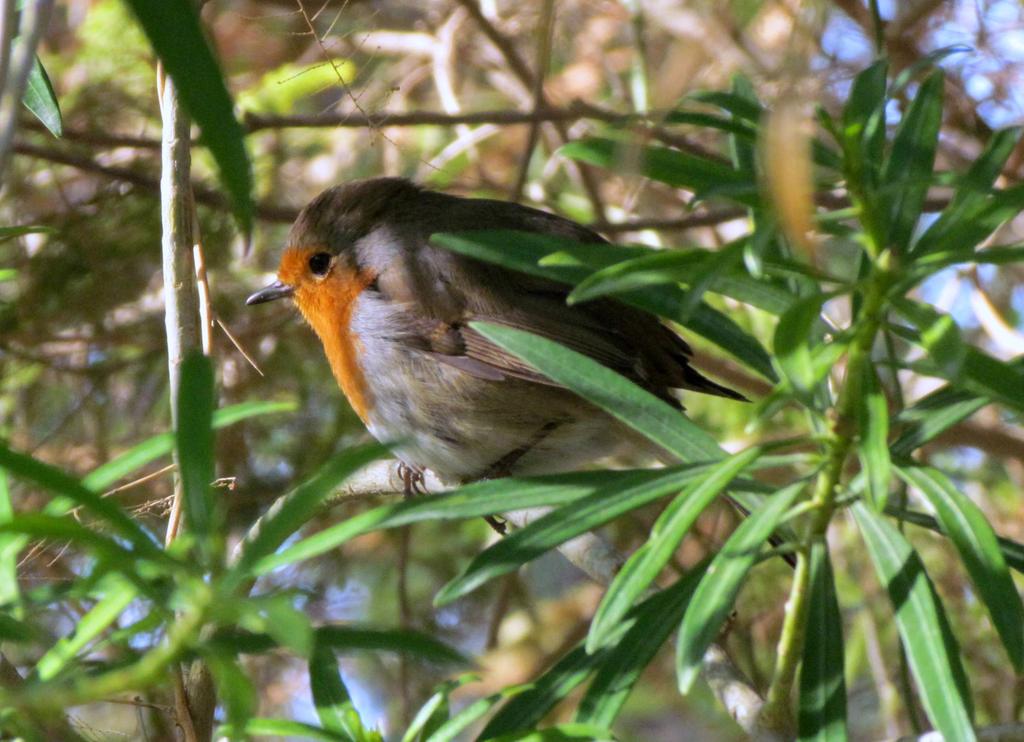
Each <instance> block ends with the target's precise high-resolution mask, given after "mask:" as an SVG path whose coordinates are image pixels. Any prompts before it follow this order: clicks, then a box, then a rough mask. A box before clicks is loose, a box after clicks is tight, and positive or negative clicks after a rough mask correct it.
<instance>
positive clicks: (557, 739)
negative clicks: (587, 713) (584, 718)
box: [491, 723, 615, 742]
mask: <svg viewBox="0 0 1024 742" xmlns="http://www.w3.org/2000/svg"><path fill="white" fill-rule="evenodd" d="M572 740H591V741H592V742H614V740H615V735H613V734H612V733H611V732H610V731H608V729H606V728H604V727H602V726H600V725H595V724H579V723H569V724H559V725H558V726H554V727H548V728H547V729H535V730H533V731H528V732H512V733H511V734H503V735H502V736H500V737H494V738H493V739H492V741H491V742H571V741H572Z"/></svg>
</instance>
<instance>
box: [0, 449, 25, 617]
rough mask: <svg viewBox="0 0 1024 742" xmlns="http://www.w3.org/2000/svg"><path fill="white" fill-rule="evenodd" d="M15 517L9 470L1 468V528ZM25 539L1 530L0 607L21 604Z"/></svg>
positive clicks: (8, 608) (5, 607)
mask: <svg viewBox="0 0 1024 742" xmlns="http://www.w3.org/2000/svg"><path fill="white" fill-rule="evenodd" d="M13 519H14V505H13V503H12V502H11V491H10V489H9V488H8V486H7V472H6V471H4V470H3V469H0V528H2V527H3V526H6V525H7V524H9V523H10V522H11V521H12V520H13ZM22 544H23V539H21V538H19V537H18V536H16V535H15V534H9V533H2V532H0V609H6V610H12V609H14V608H17V607H18V606H20V604H21V589H20V588H19V586H18V553H19V552H20V551H21V547H22Z"/></svg>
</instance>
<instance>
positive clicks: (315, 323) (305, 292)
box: [295, 266, 374, 423]
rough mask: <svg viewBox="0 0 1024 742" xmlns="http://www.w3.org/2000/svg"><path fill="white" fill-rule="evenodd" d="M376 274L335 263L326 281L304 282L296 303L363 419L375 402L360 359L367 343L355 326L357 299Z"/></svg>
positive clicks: (336, 377)
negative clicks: (354, 315) (364, 343)
mask: <svg viewBox="0 0 1024 742" xmlns="http://www.w3.org/2000/svg"><path fill="white" fill-rule="evenodd" d="M373 279H374V276H373V275H372V274H371V273H368V272H366V271H355V270H352V269H348V268H343V267H341V266H335V268H334V269H333V270H332V271H331V273H330V275H328V276H327V277H326V278H325V279H324V280H323V281H319V282H316V283H312V284H306V285H300V286H299V287H298V288H297V289H296V291H295V303H296V304H297V305H298V307H299V311H301V312H302V315H303V317H305V318H306V321H307V322H309V324H310V326H311V327H312V328H313V330H314V331H315V332H316V334H317V335H318V336H319V338H320V342H321V344H322V345H323V347H324V352H325V353H326V354H327V360H328V362H329V363H330V364H331V371H333V372H334V378H335V379H337V380H338V385H339V386H340V387H341V390H342V391H343V392H344V393H345V396H346V397H347V398H348V401H349V404H350V405H352V409H353V410H355V413H356V414H357V415H359V418H360V419H361V420H362V421H363V423H366V422H367V414H368V412H369V410H370V406H371V405H372V403H373V400H372V396H371V394H370V391H369V389H368V387H367V384H366V376H365V375H364V374H363V369H362V366H361V364H360V363H359V355H360V353H362V352H363V345H362V343H361V342H360V341H359V336H358V335H357V334H356V333H355V332H353V330H352V311H353V309H354V308H355V302H356V299H357V298H358V297H359V295H360V294H361V293H362V292H363V291H364V290H365V289H366V287H367V286H369V285H370V284H371V283H373Z"/></svg>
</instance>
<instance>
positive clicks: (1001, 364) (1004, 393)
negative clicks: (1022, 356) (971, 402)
mask: <svg viewBox="0 0 1024 742" xmlns="http://www.w3.org/2000/svg"><path fill="white" fill-rule="evenodd" d="M960 373H961V376H962V380H963V382H964V384H965V386H966V387H967V388H968V389H970V390H972V391H974V392H976V393H980V394H983V395H985V396H988V397H991V398H992V399H993V400H994V401H997V402H999V403H1000V404H1003V405H1006V406H1007V407H1010V408H1011V409H1015V410H1017V411H1018V412H1024V395H1022V394H1021V393H1020V390H1021V389H1024V364H1021V363H1020V362H1008V361H1001V360H999V359H998V358H993V357H992V356H990V355H988V354H987V353H983V352H982V351H980V350H978V349H977V348H974V347H972V346H968V347H967V357H966V358H965V359H964V365H963V368H961V369H960ZM947 378H949V377H947ZM949 380H950V381H960V379H956V378H953V379H949Z"/></svg>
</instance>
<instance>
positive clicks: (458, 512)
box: [251, 470, 660, 575]
mask: <svg viewBox="0 0 1024 742" xmlns="http://www.w3.org/2000/svg"><path fill="white" fill-rule="evenodd" d="M658 476H660V472H657V471H653V470H632V471H614V472H611V471H606V472H572V473H570V474H556V475H549V476H543V477H510V478H508V479H497V480H491V481H484V482H477V483H474V484H470V485H466V486H464V487H461V488H459V489H457V490H455V491H454V492H449V493H446V494H442V495H431V496H429V497H417V498H414V499H411V500H405V501H403V502H399V503H393V504H389V505H382V506H380V507H377V508H374V509H373V510H370V511H367V512H365V513H360V514H359V515H357V516H354V517H352V518H349V519H347V520H345V521H342V522H341V523H338V524H336V525H334V526H330V527H329V528H325V529H324V530H323V531H319V532H318V533H315V534H314V535H312V536H308V537H306V538H305V539H303V540H301V541H298V542H297V543H295V544H293V545H291V546H289V547H287V548H286V549H283V550H282V551H280V552H279V553H276V554H272V555H268V556H265V557H262V558H259V559H256V560H255V562H254V563H253V564H252V567H251V570H252V574H255V575H259V574H264V573H266V572H268V571H270V570H272V569H276V568H278V567H282V566H284V565H286V564H291V563H293V562H297V561H302V560H304V559H310V558H312V557H314V556H317V555H319V554H323V553H324V552H327V551H331V550H332V549H336V548H338V547H339V546H341V545H342V544H344V543H345V542H346V541H349V540H350V539H353V538H355V537H356V536H360V535H362V534H364V533H369V532H370V531H379V530H383V529H387V528H398V527H400V526H405V525H409V524H410V523H419V522H422V521H425V520H451V519H460V518H475V517H478V516H481V515H494V514H501V513H505V512H511V511H513V510H523V509H525V508H534V507H550V506H558V505H565V504H567V503H570V502H576V501H577V500H580V499H581V498H584V497H587V496H588V495H591V494H593V493H594V492H595V491H597V490H599V489H602V488H605V487H621V486H626V483H631V484H635V483H636V482H637V481H639V480H642V479H646V480H653V479H656V478H657V477H658ZM261 550H262V549H261Z"/></svg>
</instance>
